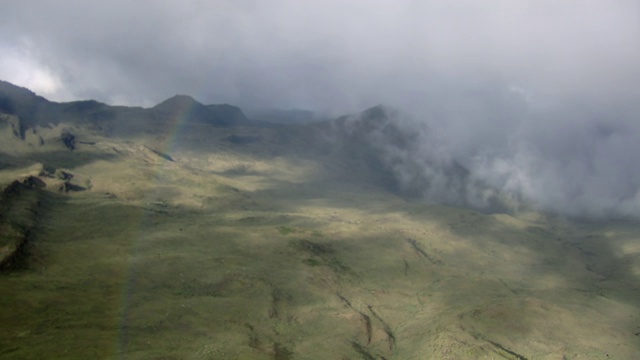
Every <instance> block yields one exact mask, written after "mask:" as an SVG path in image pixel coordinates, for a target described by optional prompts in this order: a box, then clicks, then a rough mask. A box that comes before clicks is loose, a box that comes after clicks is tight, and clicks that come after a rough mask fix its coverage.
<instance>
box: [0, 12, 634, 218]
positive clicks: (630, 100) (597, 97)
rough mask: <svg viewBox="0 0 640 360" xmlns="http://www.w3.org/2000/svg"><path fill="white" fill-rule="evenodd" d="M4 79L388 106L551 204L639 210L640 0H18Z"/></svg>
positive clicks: (145, 95)
mask: <svg viewBox="0 0 640 360" xmlns="http://www.w3.org/2000/svg"><path fill="white" fill-rule="evenodd" d="M2 10H3V11H2V12H1V13H0V32H1V33H2V34H3V36H2V37H1V38H0V49H2V55H0V65H2V66H0V68H1V70H0V76H1V77H3V78H4V79H7V80H10V81H13V82H16V83H18V84H20V85H23V86H27V87H32V88H33V89H34V90H36V91H37V92H39V93H41V94H43V95H46V96H48V97H50V98H52V99H56V100H68V99H69V98H70V97H75V98H95V99H97V100H100V101H105V102H108V103H118V104H136V105H138V104H143V105H147V106H150V105H153V104H155V103H158V102H160V101H162V100H164V99H166V98H168V97H169V96H172V95H174V94H176V93H182V94H190V95H193V96H195V97H196V98H198V99H201V100H202V101H204V102H207V103H225V102H226V103H231V104H235V105H239V106H242V107H284V108H287V107H292V108H308V109H312V110H316V111H323V112H329V113H332V114H336V115H337V114H341V113H347V112H354V111H359V110H362V109H364V108H366V107H369V106H371V105H375V104H378V103H386V104H390V105H393V106H395V107H398V108H401V109H405V110H406V111H407V112H410V113H413V114H414V115H415V117H416V118H418V119H420V120H421V121H422V122H424V123H428V124H429V126H430V128H431V129H432V135H431V136H432V137H433V139H435V140H433V139H431V140H430V141H436V142H437V143H438V145H437V148H438V149H440V150H439V151H440V152H439V153H446V154H448V155H447V156H451V157H455V158H456V159H458V160H459V161H460V162H461V163H462V164H464V165H465V166H466V167H468V168H469V169H471V171H472V176H473V177H475V178H477V179H478V181H484V182H490V183H491V184H493V185H494V186H500V187H501V188H503V189H504V190H508V191H511V192H513V193H514V194H515V193H518V194H521V195H522V196H525V197H527V198H529V199H531V201H533V202H534V203H536V204H538V205H539V206H541V207H544V208H547V209H554V210H557V211H562V212H568V213H588V214H591V215H598V214H600V215H602V214H605V213H621V214H627V213H628V214H636V215H637V214H639V213H640V210H639V209H638V202H637V201H638V189H637V183H638V181H639V180H640V174H638V172H637V171H636V170H634V168H635V164H638V163H639V161H638V160H640V158H639V157H640V155H637V154H640V151H639V150H640V145H637V144H639V143H640V141H638V126H637V125H635V124H636V123H638V121H637V114H639V113H640V111H639V110H640V109H639V108H638V107H639V106H638V104H640V90H639V87H638V79H640V47H639V46H637V44H638V43H640V4H638V2H637V1H634V0H611V1H607V2H603V1H596V0H568V1H561V2H558V1H550V0H536V1H534V0H525V1H509V0H490V1H483V2H477V1H472V0H460V1H436V0H420V1H418V0H401V1H393V2H390V1H384V0H352V1H348V2H345V1H337V0H328V1H304V2H301V1H293V0H272V1H258V0H235V1H231V0H229V1H204V0H190V1H170V0H163V1H153V2H152V1H143V0H138V1H130V0H129V1H124V0H114V1H103V2H86V1H81V0H61V1H55V2H53V1H45V0H40V1H38V0H33V1H28V2H12V3H11V4H5V5H4V6H3V9H2Z"/></svg>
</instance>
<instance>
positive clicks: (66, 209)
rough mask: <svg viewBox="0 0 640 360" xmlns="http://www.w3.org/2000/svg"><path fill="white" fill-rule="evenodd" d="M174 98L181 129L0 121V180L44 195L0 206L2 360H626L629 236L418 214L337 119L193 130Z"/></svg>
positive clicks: (151, 121)
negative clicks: (16, 245) (15, 256)
mask: <svg viewBox="0 0 640 360" xmlns="http://www.w3.org/2000/svg"><path fill="white" fill-rule="evenodd" d="M6 96H8V95H6ZM25 96H26V95H25ZM34 96H35V95H34ZM175 100H179V101H176V102H177V103H180V104H182V105H184V106H188V107H191V108H192V107H194V106H195V108H196V109H197V111H196V112H193V113H191V115H190V116H191V117H189V118H187V120H188V121H183V122H182V123H179V121H180V119H177V118H180V114H178V113H176V114H173V115H171V116H166V117H163V116H161V115H158V114H159V112H158V109H156V110H153V109H154V108H151V109H142V108H113V107H108V106H107V105H104V107H105V108H102V107H103V105H100V104H98V105H96V104H93V105H91V104H89V105H91V106H89V107H91V108H93V106H97V107H98V108H102V110H99V111H113V114H114V115H113V117H111V118H109V119H107V120H104V121H105V122H103V123H100V122H99V121H94V120H92V119H93V118H92V117H91V115H82V114H86V113H85V112H86V111H89V110H86V109H83V110H78V111H75V112H73V115H71V116H70V118H69V119H70V120H66V118H65V117H64V116H62V115H60V117H56V118H55V121H52V122H51V123H47V122H46V121H45V120H42V119H44V118H45V117H43V116H40V115H38V116H36V117H34V118H33V119H36V120H29V121H27V122H24V120H23V116H21V113H18V112H16V111H9V110H10V109H9V107H8V106H5V108H4V111H3V112H4V114H3V115H0V139H1V140H0V184H2V185H3V187H4V188H6V187H7V186H9V184H11V183H12V182H13V181H15V180H19V181H22V180H23V179H27V178H28V177H29V176H32V177H35V178H37V179H39V180H40V181H42V182H43V184H44V185H46V187H45V188H44V189H24V190H21V191H20V192H19V193H16V195H15V198H14V199H15V200H12V201H10V202H9V201H5V200H3V204H2V205H3V206H2V209H1V210H0V211H1V212H0V220H2V221H1V222H0V229H7V228H9V227H7V226H13V227H12V229H16V230H15V231H18V232H20V231H23V232H25V233H26V232H29V244H28V251H26V252H25V253H24V254H21V255H20V256H21V257H22V261H20V262H13V263H12V264H11V266H7V267H5V268H4V269H3V270H2V272H1V273H0V358H2V359H42V358H46V359H277V360H281V359H367V360H368V359H519V360H521V359H548V360H551V359H556V360H561V359H633V358H637V357H638V356H640V319H639V318H638V314H639V312H638V310H639V307H640V300H639V299H640V293H639V289H638V285H637V284H638V278H639V277H640V256H639V254H640V243H638V241H637V234H639V233H640V232H639V231H640V226H639V225H638V224H637V223H636V222H631V221H628V222H623V221H618V222H600V223H593V222H586V221H578V220H567V219H562V218H559V217H555V216H551V215H546V214H541V213H537V212H534V211H529V210H521V211H517V212H515V211H509V212H478V211H475V210H470V209H468V208H464V207H454V206H447V205H441V204H427V203H425V202H424V201H421V200H420V199H416V198H414V197H413V196H412V195H411V192H409V193H406V192H403V191H402V189H401V188H400V187H399V186H398V184H397V182H396V181H395V179H394V178H393V173H392V172H391V170H390V169H389V168H388V167H387V163H386V162H385V161H383V160H382V159H381V158H380V154H379V153H377V152H378V151H380V149H378V148H377V147H376V146H375V144H372V143H370V142H367V141H366V139H369V137H368V135H367V134H368V132H367V131H363V130H361V129H362V128H357V129H356V130H355V132H345V131H342V130H340V129H341V126H342V127H344V126H345V125H344V123H343V122H344V121H345V120H344V119H342V120H341V119H337V120H335V121H334V122H332V123H313V124H293V125H273V124H264V125H261V124H259V123H252V122H250V121H248V120H242V121H240V120H237V119H238V118H233V119H236V120H229V121H226V120H225V121H222V120H221V121H220V122H207V121H201V119H202V117H203V116H204V117H207V116H213V115H211V114H212V112H211V111H210V108H209V107H208V106H205V105H197V104H195V103H193V102H195V100H193V99H191V98H188V99H187V98H177V99H175V98H174V101H175ZM38 101H40V102H42V101H46V100H44V99H43V100H38ZM27 102H28V101H27ZM7 103H9V101H8V100H4V104H7ZM185 104H186V105H185ZM165 105H166V104H165ZM53 106H54V107H56V106H59V107H60V106H61V107H67V108H68V107H69V106H70V105H69V104H57V105H53ZM176 106H177V105H176ZM163 107H164V106H163ZM15 108H16V107H15V106H14V107H13V109H14V110H15ZM25 111H26V110H25ZM92 111H94V110H91V111H90V112H89V114H95V112H92ZM96 111H98V110H96ZM154 111H155V112H154ZM25 113H26V112H25ZM162 113H164V114H168V113H171V109H163V110H162ZM232 113H233V114H234V115H233V116H239V115H238V113H237V112H235V111H232ZM153 114H155V115H153ZM218 115H219V114H218ZM56 116H57V115H56ZM220 116H222V115H220ZM225 116H226V117H225V119H229V117H228V116H230V115H225ZM365 118H366V119H372V117H371V116H367V117H365ZM373 119H375V118H373ZM138 120H139V121H138ZM182 120H184V119H182ZM366 125H367V126H373V127H374V128H373V130H376V129H378V128H376V126H379V124H377V123H376V122H375V121H371V122H367V123H366ZM336 129H337V130H336ZM343 130H344V129H343ZM386 131H387V134H390V136H392V137H397V138H398V141H401V140H402V139H405V137H404V135H403V134H398V133H396V132H394V130H393V129H392V128H388V129H387V130H386ZM64 133H67V134H71V135H73V140H74V141H73V144H74V147H73V149H71V148H70V147H69V146H68V144H67V143H65V137H64V136H63V134H64ZM328 136H329V137H330V138H328ZM67 139H68V137H67ZM398 146H402V144H399V145H398ZM451 171H452V172H459V176H465V175H464V169H463V168H457V167H455V168H452V170H451ZM34 191H37V192H38V193H37V194H35V193H34ZM34 194H35V195H34ZM25 209H27V210H25ZM28 209H32V210H28ZM23 213H27V214H29V219H30V220H29V221H24V219H25V218H24V217H18V218H16V214H23ZM25 216H26V215H25ZM21 219H22V220H21ZM21 221H22V222H21ZM4 224H8V225H6V226H5V225H4ZM1 226H5V227H1ZM8 234H9V233H8V232H7V231H5V230H3V232H2V233H0V237H1V238H2V239H3V240H6V239H7V238H8ZM14 235H15V234H14ZM1 244H4V243H0V245H1ZM6 251H9V249H8V248H7V250H6Z"/></svg>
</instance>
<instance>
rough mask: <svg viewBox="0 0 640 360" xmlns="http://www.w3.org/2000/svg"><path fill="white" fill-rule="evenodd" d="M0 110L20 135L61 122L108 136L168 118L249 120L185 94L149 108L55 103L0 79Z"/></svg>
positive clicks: (230, 108)
mask: <svg viewBox="0 0 640 360" xmlns="http://www.w3.org/2000/svg"><path fill="white" fill-rule="evenodd" d="M0 112H2V113H4V114H8V115H14V116H17V117H18V118H19V121H20V124H19V134H20V136H21V137H22V138H24V136H25V133H26V132H27V130H29V129H35V128H36V126H48V125H49V124H53V125H56V124H59V123H62V122H64V123H69V124H78V125H83V126H86V127H91V128H93V129H95V130H101V131H102V134H104V135H107V136H109V135H117V136H133V135H135V134H136V133H138V132H140V131H142V132H144V131H156V129H154V128H156V127H158V126H162V125H163V124H165V125H166V123H167V122H171V121H181V122H186V123H199V124H208V125H212V126H233V125H242V124H246V123H247V122H248V120H247V118H246V117H245V116H244V114H243V113H242V111H241V110H240V109H239V108H237V107H234V106H230V105H226V104H222V105H202V104H200V103H199V102H197V101H196V100H194V99H193V98H191V97H189V96H185V95H176V96H174V97H172V98H169V99H167V100H165V101H163V102H161V103H160V104H158V105H156V106H155V107H153V108H150V109H144V108H140V107H126V106H110V105H106V104H103V103H100V102H97V101H94V100H87V101H73V102H67V103H56V102H51V101H48V100H47V99H45V98H43V97H40V96H37V95H36V94H35V93H33V92H31V91H29V90H28V89H25V88H21V87H18V86H15V85H13V84H11V83H8V82H6V81H0Z"/></svg>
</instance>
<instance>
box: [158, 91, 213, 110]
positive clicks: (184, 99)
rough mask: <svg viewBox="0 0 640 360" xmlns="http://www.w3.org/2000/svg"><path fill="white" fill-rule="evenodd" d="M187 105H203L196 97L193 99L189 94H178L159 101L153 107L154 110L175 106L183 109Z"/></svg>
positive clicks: (173, 107)
mask: <svg viewBox="0 0 640 360" xmlns="http://www.w3.org/2000/svg"><path fill="white" fill-rule="evenodd" d="M188 106H194V107H200V106H204V105H202V104H201V103H200V102H198V101H197V100H196V99H194V98H193V97H191V96H189V95H181V94H178V95H174V96H172V97H170V98H168V99H167V100H165V101H163V102H161V103H159V104H158V105H156V106H154V107H153V108H154V109H156V110H164V109H175V108H181V109H184V108H185V107H188Z"/></svg>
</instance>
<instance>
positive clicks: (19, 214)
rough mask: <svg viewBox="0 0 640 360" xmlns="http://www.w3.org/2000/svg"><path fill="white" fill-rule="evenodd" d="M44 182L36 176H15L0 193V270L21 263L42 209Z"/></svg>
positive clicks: (24, 258) (12, 267) (14, 266)
mask: <svg viewBox="0 0 640 360" xmlns="http://www.w3.org/2000/svg"><path fill="white" fill-rule="evenodd" d="M45 186H46V184H45V183H44V181H42V180H41V179H39V178H37V177H35V176H29V177H27V178H25V179H22V180H16V181H14V182H12V183H11V184H9V185H8V186H7V187H5V188H4V189H3V191H2V193H1V194H0V271H5V270H8V269H14V268H18V267H20V266H21V265H23V264H24V262H25V260H26V257H27V256H28V253H29V251H28V249H29V244H30V242H31V240H32V239H33V236H34V233H35V229H36V227H37V225H38V222H39V217H40V215H41V212H42V209H43V202H44V200H45V193H44V191H43V189H44V188H45Z"/></svg>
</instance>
